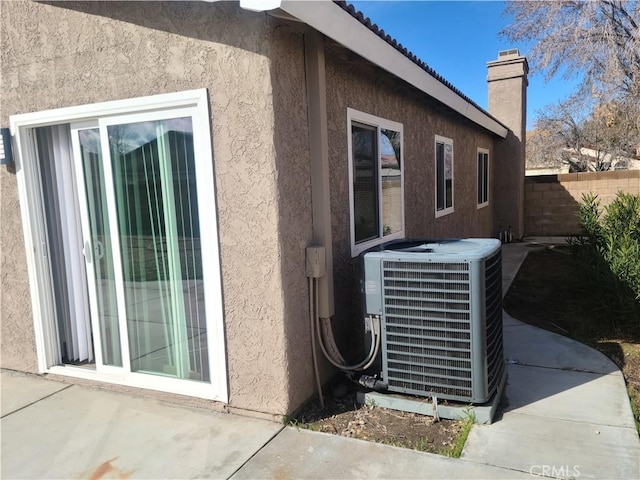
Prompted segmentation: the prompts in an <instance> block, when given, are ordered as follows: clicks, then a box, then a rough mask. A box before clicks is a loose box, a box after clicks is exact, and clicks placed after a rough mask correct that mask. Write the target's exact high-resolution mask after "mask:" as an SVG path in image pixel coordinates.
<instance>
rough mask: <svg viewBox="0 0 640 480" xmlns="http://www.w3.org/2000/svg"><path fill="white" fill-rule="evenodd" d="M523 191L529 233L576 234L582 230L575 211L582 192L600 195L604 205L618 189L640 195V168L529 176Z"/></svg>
mask: <svg viewBox="0 0 640 480" xmlns="http://www.w3.org/2000/svg"><path fill="white" fill-rule="evenodd" d="M524 191H525V194H524V215H525V235H526V236H565V235H575V234H578V233H580V225H579V224H578V218H577V216H576V214H577V212H578V205H579V203H580V201H581V199H582V194H584V193H589V192H591V193H594V194H596V195H598V198H599V199H600V204H601V206H603V207H604V206H605V205H608V204H609V203H611V202H612V201H613V199H614V198H615V197H616V194H617V193H618V192H619V191H623V192H626V193H631V194H634V195H638V194H640V170H624V171H622V170H621V171H614V172H584V173H563V174H557V175H539V176H535V177H526V178H525V182H524Z"/></svg>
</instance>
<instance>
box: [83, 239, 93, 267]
mask: <svg viewBox="0 0 640 480" xmlns="http://www.w3.org/2000/svg"><path fill="white" fill-rule="evenodd" d="M82 253H83V255H84V258H85V259H86V261H87V263H91V245H90V244H89V241H88V240H87V241H85V242H84V248H83V249H82Z"/></svg>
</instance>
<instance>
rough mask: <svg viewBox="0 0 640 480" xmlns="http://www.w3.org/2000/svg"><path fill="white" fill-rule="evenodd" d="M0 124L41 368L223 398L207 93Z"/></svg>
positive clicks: (224, 379) (67, 110)
mask: <svg viewBox="0 0 640 480" xmlns="http://www.w3.org/2000/svg"><path fill="white" fill-rule="evenodd" d="M11 123H12V127H13V128H15V129H16V143H17V145H18V148H17V153H18V155H17V156H18V158H19V165H20V168H19V169H18V173H17V177H18V185H19V191H20V196H21V204H22V211H23V215H24V218H25V219H26V224H28V225H29V228H26V229H25V244H26V246H27V248H26V252H27V263H28V265H29V275H30V282H31V287H32V292H33V296H32V307H33V312H34V319H35V333H36V347H37V352H38V366H39V370H40V371H41V372H50V373H58V374H62V375H70V376H75V377H81V378H90V379H94V380H100V381H105V382H111V383H118V384H123V385H130V386H134V387H140V388H150V389H155V390H161V391H166V392H173V393H180V394H185V395H192V396H197V397H202V398H209V399H214V400H221V401H227V400H228V396H227V395H228V393H227V377H226V375H227V372H226V352H225V342H224V328H223V313H222V312H223V310H222V286H221V279H220V257H219V252H218V232H217V220H216V201H215V195H214V177H213V161H212V151H211V132H210V125H209V108H208V94H207V91H206V90H204V89H199V90H188V91H184V92H176V93H169V94H162V95H154V96H149V97H140V98H136V99H127V100H115V101H111V102H104V103H97V104H92V105H82V106H77V107H68V108H61V109H57V110H49V111H45V112H34V113H28V114H24V115H16V116H12V117H11Z"/></svg>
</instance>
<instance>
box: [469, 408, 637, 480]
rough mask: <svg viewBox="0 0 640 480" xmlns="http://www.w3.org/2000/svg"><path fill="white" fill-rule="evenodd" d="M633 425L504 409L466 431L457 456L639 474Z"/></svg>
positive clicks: (614, 475) (568, 470)
mask: <svg viewBox="0 0 640 480" xmlns="http://www.w3.org/2000/svg"><path fill="white" fill-rule="evenodd" d="M638 452H639V445H638V434H637V432H636V431H635V429H634V428H620V427H612V426H607V425H594V424H591V423H586V422H584V423H580V422H573V421H567V420H558V419H554V418H548V417H546V418H545V417H540V416H533V415H523V414H516V413H508V414H505V415H504V417H503V419H502V421H500V422H497V423H494V424H492V425H490V426H485V425H478V426H475V427H474V429H473V430H472V431H471V433H470V434H469V439H468V440H467V444H466V446H465V449H464V451H463V454H462V458H463V459H466V460H473V461H477V462H483V463H486V464H489V465H493V466H500V467H504V468H509V469H513V470H519V471H523V472H527V473H531V474H534V475H540V476H547V477H555V478H578V477H579V478H607V479H618V478H619V479H631V478H640V456H639V455H638Z"/></svg>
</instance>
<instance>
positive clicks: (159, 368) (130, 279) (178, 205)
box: [107, 117, 210, 382]
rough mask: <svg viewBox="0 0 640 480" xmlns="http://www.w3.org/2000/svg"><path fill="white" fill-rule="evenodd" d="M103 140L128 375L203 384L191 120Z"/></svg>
mask: <svg viewBox="0 0 640 480" xmlns="http://www.w3.org/2000/svg"><path fill="white" fill-rule="evenodd" d="M107 134H108V144H109V153H110V155H111V168H112V172H113V192H114V194H115V207H116V208H115V212H116V217H117V219H115V223H116V224H117V228H118V239H119V242H118V243H119V246H120V247H119V250H120V251H119V252H117V253H116V254H119V255H120V258H121V263H122V279H123V284H124V297H125V298H124V304H125V314H126V325H127V334H128V343H129V353H130V358H131V370H132V371H134V372H141V373H152V374H158V375H166V376H172V377H177V378H181V379H191V380H200V381H205V382H209V381H210V373H209V368H208V366H209V362H208V345H207V331H206V318H205V305H204V293H203V279H202V261H201V250H200V248H201V246H200V226H199V221H198V202H197V197H196V172H195V159H194V143H193V128H192V122H191V118H190V117H185V118H176V119H169V120H158V121H147V122H137V123H129V124H118V125H110V126H107Z"/></svg>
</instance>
